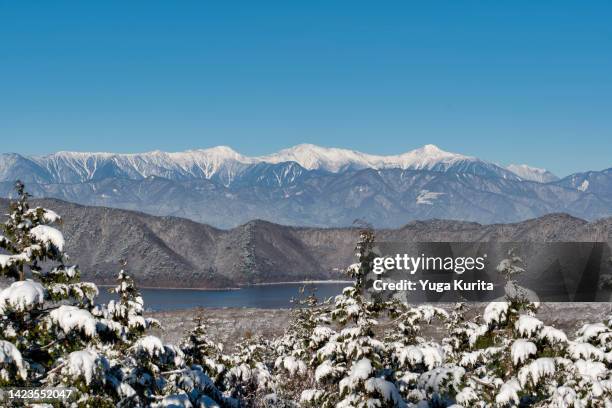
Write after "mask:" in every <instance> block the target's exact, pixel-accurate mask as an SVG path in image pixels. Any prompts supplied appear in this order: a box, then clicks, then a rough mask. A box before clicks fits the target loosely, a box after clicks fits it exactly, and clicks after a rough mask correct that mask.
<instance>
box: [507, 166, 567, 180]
mask: <svg viewBox="0 0 612 408" xmlns="http://www.w3.org/2000/svg"><path fill="white" fill-rule="evenodd" d="M506 169H508V170H510V171H511V172H513V173H514V174H516V175H517V176H519V177H520V178H522V179H523V180H529V181H537V182H538V183H550V182H551V181H557V180H559V177H557V176H556V175H554V174H553V173H551V172H550V171H548V170H546V169H541V168H539V167H532V166H528V165H526V164H510V165H509V166H507V167H506Z"/></svg>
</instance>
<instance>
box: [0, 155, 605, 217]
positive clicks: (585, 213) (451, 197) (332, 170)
mask: <svg viewBox="0 0 612 408" xmlns="http://www.w3.org/2000/svg"><path fill="white" fill-rule="evenodd" d="M511 169H513V171H515V172H516V174H515V173H514V172H512V171H510V170H508V169H504V168H501V167H499V166H497V165H495V164H493V163H489V162H486V161H483V160H480V159H477V158H474V157H470V156H465V155H461V154H456V153H449V152H445V151H443V150H441V149H439V148H437V147H436V146H433V145H426V146H423V147H422V148H419V149H416V150H413V151H410V152H407V153H403V154H399V155H392V156H376V155H369V154H365V153H361V152H356V151H352V150H346V149H336V148H323V147H319V146H314V145H298V146H295V147H292V148H290V149H285V150H281V151H280V152H277V153H275V154H272V155H268V156H262V157H247V156H243V155H241V154H239V153H237V152H235V151H233V150H232V149H230V148H229V147H223V146H220V147H215V148H211V149H204V150H192V151H187V152H181V153H165V152H159V151H156V152H149V153H142V154H114V153H74V152H58V153H54V154H50V155H47V156H35V157H24V156H20V155H18V154H3V155H0V196H2V197H10V195H11V194H12V189H13V182H14V180H15V179H17V178H20V179H22V180H24V181H25V182H26V183H27V187H28V189H29V190H30V191H31V192H32V193H33V194H34V195H35V196H36V197H54V198H58V199H61V200H66V201H71V202H75V203H80V204H85V205H99V206H105V207H114V208H124V209H131V210H138V211H143V212H146V213H149V214H152V215H170V216H179V217H185V218H189V219H191V220H194V221H197V222H203V223H207V224H210V225H214V226H216V227H220V228H231V227H235V226H238V225H240V224H243V223H246V222H248V221H249V220H252V219H262V220H268V221H271V222H279V223H282V224H288V225H297V226H322V227H345V226H350V225H351V224H352V222H353V221H354V220H355V219H358V218H359V219H363V220H365V221H367V222H370V223H372V224H373V225H375V226H377V227H394V226H397V225H401V224H404V223H406V222H409V221H412V220H423V219H429V218H445V219H456V220H464V221H476V222H481V223H492V222H515V221H521V220H525V219H529V218H534V217H539V216H541V215H544V214H549V213H554V212H566V213H568V214H571V215H573V216H576V217H580V218H584V219H587V220H594V219H597V218H602V217H607V216H612V176H610V170H605V171H603V172H588V173H578V174H575V175H572V176H569V177H566V178H564V179H562V180H557V181H553V182H546V183H544V182H543V181H546V180H552V178H554V176H552V175H551V174H550V173H549V172H546V171H545V170H542V169H536V168H531V167H528V166H521V167H511ZM534 179H535V180H536V181H533V180H534Z"/></svg>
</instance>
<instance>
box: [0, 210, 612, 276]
mask: <svg viewBox="0 0 612 408" xmlns="http://www.w3.org/2000/svg"><path fill="white" fill-rule="evenodd" d="M32 205H40V206H44V207H46V208H50V209H53V210H54V211H56V212H57V213H58V214H60V215H61V216H62V218H63V223H62V224H61V225H60V226H59V228H60V229H61V230H62V232H63V233H64V236H65V239H66V252H67V253H68V254H69V255H70V256H71V262H74V263H77V264H79V266H80V268H81V272H82V276H83V277H84V278H85V279H89V280H93V281H94V282H96V283H102V284H104V283H113V280H114V276H115V275H116V273H117V269H118V260H119V259H127V261H128V265H129V269H130V271H131V272H132V275H133V276H134V277H135V279H136V281H137V282H138V284H139V285H140V286H155V287H194V288H218V287H235V286H238V285H243V284H252V283H273V282H283V281H299V280H307V279H342V278H344V277H343V275H342V274H341V273H340V270H341V269H343V268H344V267H346V266H347V265H348V264H350V263H352V262H354V259H353V254H354V250H353V249H354V245H355V242H356V241H357V231H356V230H355V229H351V228H330V229H324V228H301V227H288V226H282V225H278V224H273V223H270V222H265V221H257V220H255V221H251V222H248V223H246V224H243V225H240V226H238V227H236V228H232V229H229V230H220V229H217V228H213V227H211V226H209V225H205V224H199V223H196V222H193V221H190V220H187V219H183V218H176V217H157V216H152V215H147V214H143V213H139V212H134V211H128V210H120V209H112V208H104V207H87V206H82V205H77V204H72V203H68V202H64V201H59V200H55V199H42V200H33V203H32ZM7 206H8V200H6V199H1V200H0V207H1V208H2V209H3V210H2V213H3V214H4V213H6V212H7V211H6V208H7ZM611 234H612V218H607V219H602V220H599V221H595V222H592V223H589V222H586V221H584V220H581V219H578V218H574V217H571V216H569V215H566V214H551V215H547V216H544V217H541V218H537V219H533V220H528V221H524V222H520V223H514V224H493V225H481V224H477V223H470V222H459V221H444V220H430V221H415V222H411V223H409V224H406V225H405V226H401V227H400V228H398V229H385V230H377V235H378V237H379V238H380V239H381V240H392V241H400V240H409V241H415V240H422V241H480V240H482V241H486V240H504V241H525V240H527V241H540V242H541V241H581V240H583V241H589V240H595V239H597V240H601V239H608V240H609V239H610V236H611ZM606 237H607V238H606Z"/></svg>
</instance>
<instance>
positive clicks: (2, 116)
mask: <svg viewBox="0 0 612 408" xmlns="http://www.w3.org/2000/svg"><path fill="white" fill-rule="evenodd" d="M610 21H612V3H610V2H604V1H601V2H600V1H589V2H579V1H574V2H567V1H538V2H534V1H513V2H491V1H482V2H476V1H431V2H410V1H398V2H393V1H388V2H360V1H350V2H349V1H304V2H294V1H278V2H274V1H258V2H254V1H248V2H247V1H245V2H209V1H193V2H191V1H181V2H171V1H163V2H159V1H146V2H144V1H103V2H90V1H87V2H82V1H73V2H65V1H53V2H45V1H7V0H0V95H1V97H0V151H3V152H9V151H15V152H19V153H24V154H40V153H47V152H52V151H57V150H79V151H90V150H94V151H116V152H139V151H148V150H154V149H161V150H169V151H179V150H185V149H191V148H203V147H209V146H214V145H219V144H225V145H230V146H232V147H233V148H235V149H236V150H238V151H240V152H242V153H245V154H250V155H257V154H264V153H269V152H272V151H275V150H278V149H280V148H283V147H288V146H291V145H294V144H298V143H315V144H320V145H325V146H338V147H346V148H353V149H357V150H362V151H366V152H369V153H377V154H390V153H398V152H403V151H406V150H409V149H413V148H416V147H418V146H421V145H423V144H426V143H433V144H436V145H438V146H440V147H441V148H443V149H445V150H449V151H455V152H459V153H465V154H470V155H475V156H478V157H481V158H483V159H487V160H491V161H495V162H498V163H501V164H508V163H516V162H519V163H529V164H531V165H535V166H541V167H546V168H549V169H551V170H552V171H554V172H556V173H558V174H560V175H565V174H568V173H571V172H574V171H580V170H585V169H603V168H607V167H610V166H612V158H611V157H612V143H611V141H612V74H611V73H612V24H610Z"/></svg>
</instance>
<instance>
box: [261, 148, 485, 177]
mask: <svg viewBox="0 0 612 408" xmlns="http://www.w3.org/2000/svg"><path fill="white" fill-rule="evenodd" d="M257 160H259V161H262V162H267V163H282V162H287V161H294V162H297V163H299V164H300V166H302V167H304V168H306V169H308V170H315V169H318V170H327V171H330V172H334V173H335V172H339V171H342V170H345V169H347V168H373V169H384V168H400V169H424V170H430V169H432V168H434V167H435V166H436V165H440V164H442V165H452V164H454V163H456V162H459V161H466V160H467V161H475V160H477V159H475V158H473V157H469V156H464V155H461V154H456V153H449V152H446V151H444V150H441V149H440V148H438V147H437V146H434V145H432V144H428V145H425V146H423V147H421V148H418V149H415V150H411V151H409V152H406V153H403V154H399V155H390V156H379V155H373V154H366V153H362V152H358V151H355V150H349V149H340V148H336V147H321V146H316V145H313V144H300V145H297V146H294V147H290V148H288V149H283V150H281V151H279V152H277V153H273V154H270V155H267V156H260V157H258V158H257Z"/></svg>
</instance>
